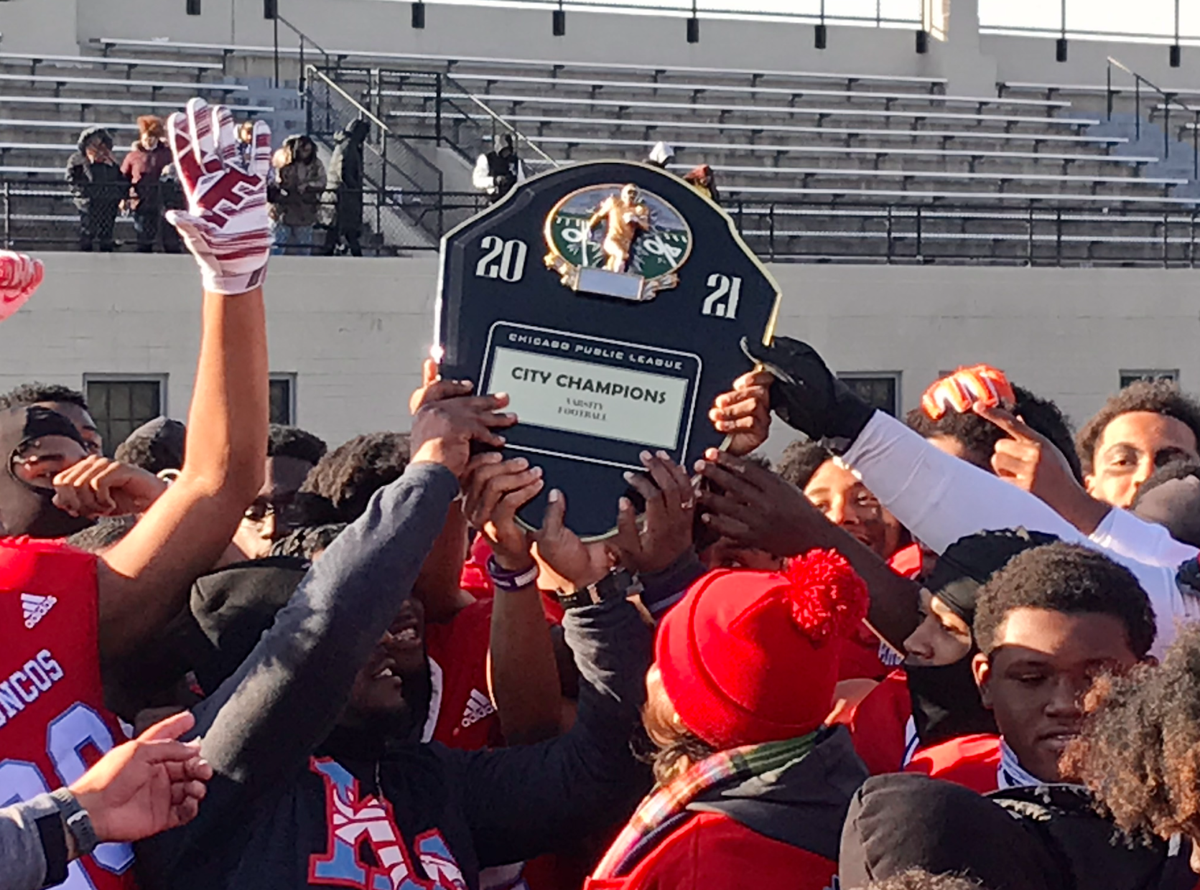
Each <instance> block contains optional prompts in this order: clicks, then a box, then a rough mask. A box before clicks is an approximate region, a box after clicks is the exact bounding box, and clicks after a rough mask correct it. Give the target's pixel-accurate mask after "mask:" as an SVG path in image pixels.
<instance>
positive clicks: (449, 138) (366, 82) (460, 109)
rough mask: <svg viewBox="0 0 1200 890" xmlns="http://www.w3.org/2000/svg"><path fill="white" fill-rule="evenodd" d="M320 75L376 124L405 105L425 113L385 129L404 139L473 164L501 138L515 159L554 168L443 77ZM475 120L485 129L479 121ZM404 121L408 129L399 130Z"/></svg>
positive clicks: (523, 137) (378, 72)
mask: <svg viewBox="0 0 1200 890" xmlns="http://www.w3.org/2000/svg"><path fill="white" fill-rule="evenodd" d="M325 74H326V75H327V76H329V77H331V78H334V79H336V82H337V84H338V85H339V86H340V87H341V88H342V89H343V90H345V91H346V92H348V93H349V94H351V95H357V96H359V97H360V100H359V101H361V102H362V103H363V104H364V105H366V106H368V107H369V108H370V109H371V110H372V112H373V113H374V114H375V115H377V116H378V117H379V118H381V119H383V118H387V117H389V114H390V112H391V111H394V110H403V109H404V108H405V107H406V106H412V107H416V108H420V109H422V110H426V111H428V112H429V114H428V116H427V117H423V118H422V120H424V121H426V123H425V124H424V125H420V124H419V123H417V124H413V122H414V121H415V120H417V119H415V118H408V119H406V118H404V117H399V118H396V119H395V120H394V121H393V123H391V124H389V126H390V127H391V128H392V131H393V132H395V133H397V134H398V135H400V136H402V137H403V138H404V139H412V140H433V141H434V142H435V143H436V144H437V145H446V146H447V147H449V148H452V149H453V150H454V151H455V152H457V153H458V155H459V156H460V157H462V158H463V159H464V160H466V161H468V162H469V163H472V164H473V163H474V162H475V158H476V157H477V156H478V155H479V153H480V152H481V151H487V150H488V149H489V148H490V147H491V145H492V142H493V141H494V139H495V137H496V136H498V135H500V134H501V133H507V134H508V135H510V136H512V137H513V141H514V143H515V144H516V146H517V152H518V154H525V155H526V156H529V155H535V156H536V157H538V158H539V159H540V160H541V161H542V162H544V163H545V164H547V165H549V166H552V167H557V166H558V165H559V161H558V160H556V159H555V158H553V157H551V156H550V155H549V154H547V153H546V152H545V151H544V150H543V149H542V147H541V146H540V145H538V144H537V142H536V141H535V140H534V139H532V138H530V137H529V136H528V135H527V134H526V133H524V132H522V131H521V129H520V128H519V127H517V126H515V125H514V124H512V123H511V122H510V121H508V120H506V119H505V118H504V117H503V116H502V115H500V114H498V113H497V112H496V111H495V110H494V109H493V108H492V107H491V106H490V105H488V104H487V102H485V101H484V100H483V99H482V98H480V97H479V96H478V95H476V94H475V93H473V92H471V91H470V90H468V89H467V88H466V87H464V86H463V85H462V84H461V83H460V82H458V81H457V80H455V79H454V78H453V77H452V76H451V75H449V74H447V73H445V72H440V71H404V70H397V69H388V68H350V67H337V68H335V69H333V70H330V71H326V72H325ZM481 115H482V116H483V117H484V118H485V119H486V121H487V123H486V124H483V123H481V122H480V121H479V117H480V116H481ZM406 120H407V121H408V122H409V123H410V124H413V125H411V126H405V121H406Z"/></svg>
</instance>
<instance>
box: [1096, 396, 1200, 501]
mask: <svg viewBox="0 0 1200 890" xmlns="http://www.w3.org/2000/svg"><path fill="white" fill-rule="evenodd" d="M1198 441H1200V404H1197V403H1196V400H1195V399H1193V398H1191V397H1190V396H1187V395H1184V394H1183V393H1182V392H1181V391H1180V389H1179V385H1178V384H1177V383H1175V381H1173V380H1153V381H1151V380H1139V381H1137V382H1136V383H1131V384H1130V385H1129V386H1127V387H1125V388H1124V389H1123V390H1121V391H1120V392H1119V393H1117V394H1116V395H1114V396H1113V397H1112V398H1110V399H1109V400H1108V401H1107V402H1105V403H1104V407H1103V408H1101V409H1100V410H1099V411H1098V412H1097V413H1096V416H1095V417H1093V418H1092V419H1091V420H1089V421H1088V422H1087V423H1086V424H1084V427H1083V429H1082V430H1080V431H1079V438H1078V440H1077V445H1078V450H1079V457H1080V459H1081V460H1082V462H1083V472H1084V481H1085V484H1086V487H1087V491H1088V494H1090V495H1091V496H1092V497H1094V498H1096V499H1098V500H1101V501H1104V502H1105V503H1108V504H1112V505H1113V506H1114V507H1128V506H1129V505H1130V504H1132V503H1133V499H1134V497H1136V496H1137V490H1138V487H1139V486H1141V484H1142V483H1143V482H1145V481H1146V480H1147V479H1149V478H1150V474H1151V473H1153V472H1154V470H1155V469H1156V468H1158V467H1161V466H1162V465H1163V464H1167V463H1170V462H1172V461H1176V460H1200V452H1198V450H1197V442H1198Z"/></svg>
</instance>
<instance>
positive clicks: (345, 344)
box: [0, 254, 1200, 451]
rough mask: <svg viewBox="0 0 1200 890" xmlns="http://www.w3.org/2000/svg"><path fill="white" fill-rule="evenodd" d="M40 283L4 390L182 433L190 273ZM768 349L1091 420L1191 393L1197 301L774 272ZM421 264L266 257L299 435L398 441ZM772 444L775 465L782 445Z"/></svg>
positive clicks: (807, 268)
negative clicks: (1130, 395) (957, 374)
mask: <svg viewBox="0 0 1200 890" xmlns="http://www.w3.org/2000/svg"><path fill="white" fill-rule="evenodd" d="M46 261H47V268H48V271H47V279H46V283H45V284H44V285H43V286H42V289H41V290H40V291H39V292H38V294H37V295H36V297H35V298H34V299H33V300H32V301H31V302H30V303H29V305H28V306H27V307H26V308H24V309H22V310H21V311H20V312H19V313H18V314H17V315H16V316H14V317H13V318H11V319H9V320H8V321H7V322H5V324H4V325H3V326H2V327H0V390H3V389H8V388H9V387H11V386H13V385H14V384H16V383H19V382H21V381H25V380H31V379H40V380H44V381H48V382H61V383H65V384H69V385H72V386H76V387H78V386H80V385H81V383H82V380H83V375H84V374H96V373H108V374H130V375H137V374H166V375H167V378H168V383H167V411H168V412H169V413H170V414H171V415H172V416H175V417H181V418H182V417H185V416H186V411H187V405H188V401H189V399H190V397H191V388H192V379H193V374H194V370H195V369H194V363H195V357H196V346H197V337H198V333H199V293H198V275H197V274H196V272H195V270H194V266H193V265H192V263H191V261H190V259H188V258H186V257H163V256H153V257H140V256H131V255H112V256H85V255H79V254H54V255H49V256H47V257H46ZM772 272H773V274H774V275H775V277H776V278H777V280H778V281H779V283H780V286H781V288H782V289H783V292H784V305H783V311H782V313H781V317H780V321H779V332H780V333H784V334H789V335H792V336H797V337H803V338H805V339H807V340H809V341H810V342H812V343H813V344H814V345H815V346H816V347H817V348H818V349H820V350H821V351H822V352H823V353H824V354H825V355H826V357H827V358H828V360H829V362H830V364H831V365H832V366H833V367H834V368H835V369H836V370H838V371H857V372H869V371H880V372H900V374H901V401H902V403H901V408H902V409H904V410H906V409H908V408H910V407H912V406H914V405H916V404H917V403H918V401H919V399H920V395H921V392H922V391H923V389H924V388H925V386H926V385H928V383H929V382H930V381H931V380H933V379H934V378H935V377H936V376H937V374H938V372H939V371H942V370H946V369H950V368H954V367H957V366H958V365H961V364H974V363H976V362H981V361H986V362H991V363H993V364H995V365H998V366H1000V367H1002V368H1004V369H1005V370H1007V371H1008V372H1009V374H1010V375H1011V376H1012V378H1013V379H1014V380H1016V381H1017V382H1018V383H1022V384H1024V385H1026V386H1028V387H1030V388H1031V389H1033V390H1034V391H1035V392H1037V393H1039V394H1042V395H1045V396H1049V397H1052V398H1054V399H1056V400H1057V401H1058V402H1059V404H1060V405H1061V406H1062V407H1063V409H1064V410H1066V411H1067V412H1068V413H1069V414H1070V415H1071V416H1072V417H1073V418H1074V419H1075V421H1076V422H1077V423H1078V422H1082V421H1083V420H1086V419H1087V417H1088V416H1090V415H1091V414H1092V413H1093V412H1094V411H1095V410H1096V409H1097V408H1098V407H1099V405H1100V404H1101V402H1102V401H1103V400H1104V398H1105V397H1106V396H1107V395H1108V394H1109V393H1111V392H1112V391H1113V390H1115V389H1116V388H1117V384H1118V374H1119V371H1120V370H1122V369H1178V370H1179V372H1180V380H1181V382H1182V384H1183V385H1184V386H1185V387H1186V388H1189V389H1191V390H1193V391H1200V350H1197V349H1196V346H1195V344H1196V342H1197V341H1198V339H1200V294H1197V292H1196V285H1195V281H1196V276H1195V275H1194V274H1192V273H1189V272H1186V271H1163V270H1142V269H1108V270H1101V269H1010V268H979V269H972V268H965V267H943V268H938V267H882V266H881V267H868V266H824V265H778V266H774V267H772ZM436 287H437V260H436V258H435V257H434V256H432V255H429V256H419V257H414V258H405V259H359V260H356V259H351V258H346V259H341V258H338V259H328V260H326V259H310V258H303V257H277V258H275V259H273V260H272V263H271V274H270V277H269V279H268V282H267V291H268V295H267V306H268V319H269V325H270V340H271V369H272V370H273V371H276V372H287V373H295V374H296V379H297V399H296V401H297V417H296V419H297V422H298V423H299V424H300V425H302V426H304V427H306V428H308V429H311V430H312V431H313V432H315V433H318V434H319V435H321V436H323V437H325V438H327V439H328V440H329V441H330V442H331V443H336V442H340V441H342V440H344V439H346V438H348V437H350V436H352V435H355V434H357V433H361V432H367V431H370V430H374V429H381V428H387V427H392V428H398V429H405V428H407V424H408V417H407V407H406V406H407V402H408V395H409V393H410V392H411V390H412V389H413V388H414V387H415V386H416V384H417V380H418V373H419V368H420V362H421V359H422V358H423V357H424V356H425V355H427V354H428V348H429V345H430V339H431V335H432V327H433V325H432V312H433V299H434V295H435V291H436ZM789 438H790V436H789V435H788V433H787V431H783V432H781V433H780V434H779V435H778V436H777V437H776V441H774V442H773V443H772V449H771V450H772V451H778V450H779V449H781V448H782V446H783V445H784V444H786V442H787V441H788V440H789Z"/></svg>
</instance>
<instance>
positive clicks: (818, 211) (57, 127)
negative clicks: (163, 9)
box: [0, 37, 1200, 261]
mask: <svg viewBox="0 0 1200 890" xmlns="http://www.w3.org/2000/svg"><path fill="white" fill-rule="evenodd" d="M96 47H97V51H98V54H96V55H81V56H61V57H54V56H44V57H37V56H28V55H26V56H18V55H12V54H0V72H4V71H8V73H0V92H3V93H5V94H6V95H4V96H0V117H3V118H7V120H0V126H4V127H5V134H6V135H5V141H4V142H3V143H0V176H5V177H10V178H11V177H13V176H17V177H24V178H27V179H28V178H33V179H45V178H47V177H50V176H51V175H52V174H53V173H55V172H56V171H58V170H60V169H61V161H62V159H63V158H62V153H63V152H64V151H65V149H66V147H67V145H66V143H65V142H64V137H65V136H66V135H67V133H66V132H65V131H69V130H71V129H72V128H75V127H81V126H84V125H86V124H89V123H92V122H93V121H92V120H90V118H93V117H97V115H102V116H103V118H104V120H105V121H108V122H111V124H110V125H111V126H113V127H114V128H115V129H118V130H123V129H125V128H127V127H129V126H130V124H129V123H128V122H127V121H130V120H131V119H132V118H131V117H128V116H127V115H132V114H136V113H138V112H139V111H141V112H142V113H144V111H145V110H155V111H159V112H161V111H165V110H166V109H167V108H168V107H169V106H171V105H172V100H173V99H175V98H176V97H179V98H180V99H182V97H183V96H184V95H186V92H187V90H189V89H200V90H201V91H205V90H207V91H208V93H207V94H208V95H213V96H217V97H228V98H229V100H231V101H233V102H237V101H238V100H239V99H241V100H242V101H243V102H245V100H246V97H245V96H244V95H243V94H244V93H245V90H244V88H239V85H238V84H236V83H229V82H219V78H220V77H221V76H222V75H225V76H226V77H228V76H229V75H230V74H231V72H236V73H237V74H239V75H246V74H250V73H255V72H257V73H259V74H262V73H264V72H265V71H267V70H268V69H269V67H270V65H271V64H272V62H273V61H274V48H273V47H269V46H252V45H222V44H204V43H183V42H168V41H158V40H138V39H122V38H119V37H108V38H102V39H100V40H98V41H97V42H96ZM280 54H281V56H282V57H283V63H284V70H285V77H289V78H290V80H291V81H292V82H296V81H298V80H300V73H301V71H300V69H299V67H298V61H299V51H298V50H297V48H296V47H281V48H280ZM305 60H306V63H312V62H315V63H318V64H322V65H325V64H328V66H329V69H327V70H328V71H329V74H330V76H331V77H333V78H334V79H335V80H336V82H337V84H338V85H339V86H340V87H341V88H343V89H344V90H345V91H346V92H347V93H348V94H350V95H351V96H352V97H355V98H356V99H358V100H359V101H361V102H362V103H363V105H364V106H365V107H368V108H370V109H371V111H372V112H373V113H374V114H376V115H378V117H379V118H380V119H382V120H384V121H386V122H387V123H388V126H389V127H394V128H395V132H396V133H397V134H399V135H401V136H403V137H404V138H405V139H408V140H410V141H411V142H412V143H413V144H415V145H419V144H422V143H425V142H429V141H432V140H434V139H437V138H441V139H445V140H450V141H451V142H452V144H453V147H455V148H457V149H458V152H459V154H460V156H461V157H462V160H463V161H465V162H466V163H470V161H472V160H473V156H474V153H476V152H478V151H479V150H480V149H481V148H482V147H483V146H482V145H481V144H480V142H479V139H478V134H479V133H481V132H490V131H491V129H492V127H493V126H494V123H495V119H496V118H499V119H501V120H502V121H503V122H504V123H505V125H506V126H511V127H512V128H514V129H515V130H518V131H519V132H520V133H521V134H523V136H524V137H525V138H527V139H528V140H531V141H532V143H534V144H535V145H536V146H537V148H538V149H539V150H540V151H541V152H544V154H545V156H547V157H548V159H549V160H545V159H543V158H540V157H537V156H535V155H534V154H533V153H530V152H526V153H525V155H524V157H525V161H526V163H527V165H528V166H529V167H530V168H531V169H534V170H536V169H540V168H542V167H545V166H547V165H548V164H552V163H554V164H557V163H567V162H573V161H586V160H595V159H601V158H614V157H615V158H622V159H628V160H641V159H643V158H645V157H646V155H647V153H648V151H649V149H650V147H651V146H653V145H654V144H655V143H656V142H658V141H664V142H666V143H668V144H670V145H672V146H674V147H675V149H676V151H677V153H678V157H677V163H676V164H675V165H674V166H673V167H672V168H671V169H672V170H674V171H676V172H680V173H682V172H685V171H686V170H687V169H690V168H691V167H692V166H695V165H698V164H701V163H706V164H709V165H710V166H711V167H712V168H713V170H714V172H715V174H716V176H717V182H718V185H719V187H720V190H721V193H722V196H723V197H724V199H725V203H726V206H727V208H728V209H729V210H730V212H731V213H733V214H734V216H735V218H736V219H738V220H739V221H740V223H741V224H742V226H743V231H744V232H745V233H746V234H747V236H748V237H750V238H751V240H752V242H753V243H755V245H756V246H760V245H762V246H763V249H764V252H770V253H772V254H774V255H777V256H778V255H799V256H826V255H828V256H833V257H837V256H840V255H842V254H845V255H848V256H854V255H862V254H864V253H866V254H869V255H871V256H876V255H878V256H879V258H884V259H894V258H895V250H894V247H895V243H894V242H902V241H905V240H906V239H908V238H909V236H908V234H907V232H908V229H907V228H906V227H908V226H909V225H910V223H911V224H914V225H915V227H916V231H915V232H913V233H912V235H913V236H915V237H916V238H917V240H918V241H922V242H924V243H925V244H934V243H936V242H938V241H939V240H940V241H945V242H955V243H956V244H957V245H958V246H959V247H961V250H960V251H959V253H958V254H953V256H957V257H958V258H960V259H977V258H978V259H986V258H987V257H988V256H992V257H995V258H1000V259H1004V258H1011V259H1019V258H1020V256H1021V250H1024V251H1025V255H1026V258H1027V259H1032V258H1033V256H1034V254H1035V253H1036V252H1037V245H1045V244H1050V245H1052V247H1053V249H1054V252H1055V256H1056V257H1057V259H1058V260H1060V261H1061V260H1062V259H1063V258H1064V257H1067V256H1070V257H1073V258H1074V259H1077V260H1080V261H1092V260H1095V261H1104V260H1105V258H1106V257H1107V256H1109V255H1112V256H1113V257H1115V256H1116V255H1117V253H1119V252H1120V251H1118V249H1117V247H1118V246H1120V247H1121V249H1122V250H1123V249H1124V248H1130V249H1131V250H1132V251H1133V253H1134V254H1135V255H1137V256H1142V255H1145V256H1146V257H1148V258H1154V257H1157V256H1159V255H1160V254H1163V253H1164V252H1166V253H1169V252H1170V250H1171V249H1172V245H1182V244H1184V241H1185V240H1186V247H1187V249H1188V256H1189V258H1190V256H1191V252H1192V245H1193V243H1194V241H1195V222H1196V221H1195V211H1196V206H1197V197H1196V195H1197V192H1196V191H1195V185H1196V183H1195V182H1194V181H1192V180H1191V179H1190V178H1189V177H1187V176H1184V175H1181V174H1180V173H1179V171H1178V169H1175V168H1171V169H1166V168H1161V169H1159V167H1160V165H1159V162H1160V161H1161V160H1162V159H1161V158H1160V156H1159V155H1158V154H1156V153H1153V152H1150V151H1148V150H1147V147H1146V145H1145V144H1143V143H1140V142H1139V143H1136V144H1135V143H1134V141H1133V140H1132V139H1131V138H1130V136H1128V135H1114V132H1113V130H1112V128H1111V127H1105V126H1104V125H1103V124H1104V117H1105V114H1104V111H1105V109H1104V105H1105V103H1106V102H1107V101H1109V100H1110V99H1111V98H1113V96H1115V101H1116V102H1117V103H1118V105H1119V106H1120V108H1121V109H1123V110H1125V109H1127V108H1128V107H1129V102H1130V100H1131V95H1132V94H1131V89H1132V88H1124V87H1122V88H1119V89H1117V90H1116V91H1114V93H1113V94H1111V95H1110V94H1109V92H1108V91H1107V89H1106V87H1105V86H1087V85H1079V84H1075V85H1072V84H1058V85H1056V84H1051V83H1034V82H1002V83H998V84H997V85H996V95H995V96H990V95H977V94H972V95H955V94H953V93H952V92H948V86H947V82H946V80H945V79H944V78H939V77H915V76H889V75H866V74H847V73H837V72H812V71H809V72H788V71H778V70H752V69H719V68H711V67H709V68H703V67H656V66H653V65H629V64H612V65H604V64H599V63H594V62H589V63H572V62H564V61H553V60H549V61H530V60H508V59H503V58H487V57H463V56H456V57H453V58H449V57H444V56H432V55H413V54H405V55H401V54H387V53H363V52H350V51H336V50H330V51H320V52H319V53H314V52H313V51H312V50H311V48H310V49H309V51H308V54H307V56H306V59H305ZM17 66H24V67H25V68H27V69H28V72H29V73H20V74H18V73H13V72H12V71H11V70H10V69H12V68H15V67H17ZM119 68H124V69H125V74H126V77H125V79H120V80H119V79H117V78H114V77H113V76H112V73H113V70H114V69H119ZM135 74H136V75H137V77H136V79H135ZM431 78H437V79H438V80H437V83H436V88H433V87H431ZM101 91H103V94H102V97H98V94H100V93H101ZM1176 93H1177V94H1178V95H1179V96H1180V97H1181V98H1183V99H1188V98H1190V97H1191V96H1193V95H1196V96H1200V91H1192V92H1191V93H1190V94H1189V92H1188V91H1187V90H1179V91H1176ZM448 104H450V105H455V106H456V111H455V114H456V115H457V123H456V124H455V125H454V126H444V124H446V119H445V115H446V111H445V106H446V105H448ZM244 107H245V109H246V111H248V112H250V111H260V110H269V109H267V108H265V107H264V106H255V105H250V104H245V106H244ZM1151 113H1152V107H1151V106H1150V104H1149V103H1147V104H1146V108H1145V114H1147V115H1150V114H1151ZM458 124H469V125H470V126H469V127H465V128H464V130H463V132H469V133H470V136H469V137H463V138H462V139H459V140H458V141H455V140H456V134H457V133H458V132H459V131H458ZM43 146H44V148H43ZM1117 219H1120V220H1121V227H1120V229H1119V230H1115V229H1114V228H1113V221H1114V220H1117ZM1046 227H1049V230H1045V229H1046ZM1181 227H1185V228H1187V230H1188V234H1187V235H1186V236H1185V235H1184V234H1183V233H1182V231H1183V230H1182V229H1181ZM757 238H762V239H767V240H769V241H770V244H769V245H766V244H765V242H764V241H762V240H759V241H755V239H757ZM879 239H885V240H887V241H888V246H887V250H886V253H883V254H879V253H878V251H876V249H875V245H874V242H875V241H877V240H879ZM1139 245H1142V247H1139ZM1143 248H1144V249H1143ZM906 249H907V248H906ZM1181 249H1182V248H1181ZM989 251H990V253H989ZM923 256H924V255H923V254H922V253H921V251H920V248H919V247H918V248H917V249H916V250H915V252H913V253H912V257H913V258H914V259H920V258H923ZM952 258H953V257H952Z"/></svg>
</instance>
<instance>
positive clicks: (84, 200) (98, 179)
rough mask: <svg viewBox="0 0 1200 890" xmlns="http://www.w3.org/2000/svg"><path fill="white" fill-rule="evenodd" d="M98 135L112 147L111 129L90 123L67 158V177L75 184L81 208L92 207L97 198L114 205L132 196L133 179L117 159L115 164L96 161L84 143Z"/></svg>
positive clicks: (73, 185) (74, 191)
mask: <svg viewBox="0 0 1200 890" xmlns="http://www.w3.org/2000/svg"><path fill="white" fill-rule="evenodd" d="M96 137H99V138H100V139H101V140H103V141H105V142H107V143H108V147H109V148H110V149H111V148H112V145H113V140H112V136H110V135H109V133H108V131H107V130H105V129H104V128H103V127H88V128H87V129H86V130H84V131H83V132H82V133H80V134H79V141H78V143H77V148H76V151H75V152H73V153H72V154H71V157H70V158H69V159H68V160H67V171H66V180H67V182H69V183H70V184H71V194H72V196H74V199H75V206H76V207H78V208H79V209H80V210H89V209H90V208H91V206H92V203H93V202H95V203H96V204H103V205H108V206H109V207H110V208H113V207H115V206H116V205H117V203H118V202H120V201H121V199H122V198H126V197H128V196H129V180H128V178H126V176H125V174H124V173H122V172H121V165H120V164H118V163H117V161H116V159H114V160H113V162H112V163H111V164H93V163H92V162H91V161H90V160H88V156H87V152H85V151H84V147H85V146H86V145H87V144H88V143H89V142H91V141H92V140H93V139H95V138H96Z"/></svg>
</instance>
